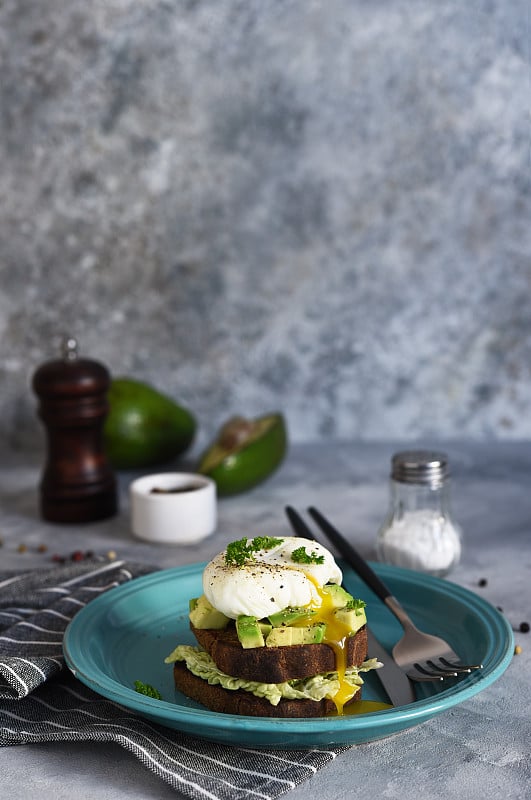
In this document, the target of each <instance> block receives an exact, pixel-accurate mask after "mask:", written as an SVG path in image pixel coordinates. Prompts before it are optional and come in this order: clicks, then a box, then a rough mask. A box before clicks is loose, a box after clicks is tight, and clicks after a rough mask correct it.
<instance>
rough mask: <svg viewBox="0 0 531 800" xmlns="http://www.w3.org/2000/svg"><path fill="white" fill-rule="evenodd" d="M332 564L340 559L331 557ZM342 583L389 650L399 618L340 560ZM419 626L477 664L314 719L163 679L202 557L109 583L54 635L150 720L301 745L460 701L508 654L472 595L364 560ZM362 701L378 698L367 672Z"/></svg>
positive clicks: (389, 728) (390, 728) (505, 636)
mask: <svg viewBox="0 0 531 800" xmlns="http://www.w3.org/2000/svg"><path fill="white" fill-rule="evenodd" d="M340 563H341V562H340ZM341 567H342V569H343V576H344V584H345V586H346V587H347V588H348V589H349V591H350V592H352V593H353V594H354V595H355V596H358V597H363V598H364V599H365V600H366V602H367V617H368V619H369V621H370V624H371V627H372V629H373V631H374V633H375V634H376V636H377V637H378V638H379V639H380V641H381V642H382V644H383V645H384V646H385V647H386V648H387V649H390V648H391V647H392V646H393V644H394V643H395V642H396V641H397V639H398V638H400V635H401V627H400V624H399V623H398V622H397V620H396V619H395V618H394V617H393V616H392V615H391V613H390V612H389V611H388V609H387V608H386V607H385V606H384V605H383V604H382V603H381V601H379V600H378V599H377V598H376V597H375V595H373V594H372V592H371V591H370V590H369V589H367V587H366V586H365V584H363V583H362V582H361V581H360V580H359V578H358V577H357V576H356V575H355V574H354V573H353V572H352V570H350V569H349V568H348V567H347V566H346V565H345V564H341ZM373 567H374V569H375V571H376V572H377V573H378V574H379V575H380V577H381V578H382V579H383V580H384V581H385V582H386V583H387V585H388V586H389V588H390V589H391V591H392V592H393V594H395V595H396V597H398V598H399V599H400V601H401V602H402V603H403V605H404V607H405V608H406V609H407V610H408V611H409V612H410V614H411V616H412V617H413V620H414V621H415V622H416V623H417V624H418V625H419V627H421V628H423V629H425V630H427V631H429V632H431V633H435V634H438V635H439V636H443V637H444V638H446V639H448V640H449V642H450V644H451V645H452V646H453V647H454V649H455V650H456V651H457V652H459V654H460V655H461V657H462V658H463V659H465V660H467V661H469V663H478V662H481V663H482V664H483V669H482V670H477V671H475V672H473V673H472V674H470V675H468V676H466V677H465V678H462V679H461V680H459V681H455V682H452V683H451V684H450V682H444V683H442V684H438V685H437V686H435V685H434V684H429V685H427V684H418V685H417V693H418V695H417V700H416V701H415V702H414V703H411V704H409V705H407V706H402V707H400V708H388V709H385V710H382V711H375V712H372V713H367V714H359V715H352V716H344V717H319V718H317V719H288V720H286V719H270V718H260V717H243V716H235V715H230V714H218V713H214V712H212V711H209V710H207V709H205V708H202V707H201V706H199V705H198V704H197V703H194V702H193V701H192V700H189V699H188V698H186V697H185V696H184V695H182V694H181V693H180V692H178V691H176V690H175V688H174V686H173V679H172V667H171V666H169V665H167V664H165V663H164V658H165V656H166V655H168V654H169V653H170V652H171V651H172V650H173V648H174V647H175V645H176V644H178V643H192V642H193V641H194V640H193V637H192V635H191V633H190V631H189V629H188V599H189V598H190V597H197V596H198V595H199V594H201V592H202V588H201V575H202V572H203V568H204V564H193V565H191V566H186V567H179V568H175V569H169V570H163V571H160V572H155V573H152V574H150V575H146V576H143V577H141V578H137V579H135V580H133V581H131V582H130V583H128V584H125V585H122V586H120V587H118V588H116V589H112V590H110V591H109V592H106V593H105V594H103V595H100V597H98V598H97V599H95V600H93V601H92V602H91V603H89V604H88V605H87V606H85V608H83V609H82V610H81V611H80V612H79V613H78V614H77V615H76V616H75V617H74V619H73V620H72V622H71V623H70V625H69V626H68V629H67V631H66V634H65V638H64V654H65V658H66V663H67V664H68V666H69V668H70V669H71V670H72V672H73V673H74V675H75V676H76V677H77V678H79V680H80V681H82V682H83V683H85V684H86V685H87V686H89V687H90V688H91V689H94V690H95V691H96V692H98V693H99V694H101V695H103V696H104V697H107V698H109V699H110V700H113V701H115V702H116V703H119V704H121V705H123V706H126V707H127V708H128V709H131V710H132V711H134V712H136V713H137V714H139V715H140V716H142V717H144V718H147V719H149V720H151V721H153V722H156V723H159V724H161V725H165V726H167V727H169V728H175V729H177V730H180V731H186V732H187V733H190V734H193V735H195V736H199V737H202V738H204V739H210V740H214V741H219V742H223V743H230V744H238V745H253V746H257V747H276V748H310V747H319V746H333V745H344V744H356V743H360V742H368V741H372V740H374V739H379V738H382V737H384V736H389V735H391V734H394V733H398V732H399V731H403V730H405V729H407V728H411V727H413V726H415V725H418V724H419V723H421V722H424V721H425V720H427V719H430V718H431V717H433V716H435V715H436V714H440V713H441V712H444V711H447V710H448V709H449V708H451V707H452V706H455V705H457V704H458V703H461V702H463V701H464V700H468V699H470V698H471V697H473V696H474V695H475V694H477V693H478V692H480V691H481V690H482V689H484V688H486V687H487V686H489V685H490V684H491V683H492V682H493V681H495V680H496V679H497V678H499V676H500V675H501V674H502V672H503V671H504V670H505V669H506V667H507V666H508V664H509V662H510V660H511V657H512V654H513V648H514V644H513V635H512V631H511V628H510V626H509V625H508V623H507V621H506V620H505V618H504V617H503V616H502V615H501V614H500V613H499V612H498V611H497V610H496V609H495V608H494V607H493V606H491V605H490V604H489V603H487V602H485V601H484V600H483V599H481V598H480V597H479V596H477V595H475V594H473V593H472V592H469V591H467V590H466V589H463V588H462V587H460V586H457V585H456V584H453V583H450V582H448V581H444V580H439V579H437V578H431V577H429V576H425V575H421V574H419V573H417V572H411V571H409V570H404V569H399V568H398V567H392V566H388V565H382V564H373ZM135 680H141V681H143V682H144V683H149V684H151V685H152V686H155V687H156V688H157V689H158V690H159V691H160V692H161V694H162V696H163V698H164V699H163V700H162V701H160V700H154V699H152V698H149V697H146V696H144V695H141V694H139V693H138V692H136V691H135V690H134V682H135ZM363 694H364V699H365V700H380V701H382V702H386V695H385V692H384V690H383V689H382V687H381V686H380V683H379V681H378V678H377V677H376V675H374V674H369V676H368V677H367V680H366V683H365V686H364V689H363Z"/></svg>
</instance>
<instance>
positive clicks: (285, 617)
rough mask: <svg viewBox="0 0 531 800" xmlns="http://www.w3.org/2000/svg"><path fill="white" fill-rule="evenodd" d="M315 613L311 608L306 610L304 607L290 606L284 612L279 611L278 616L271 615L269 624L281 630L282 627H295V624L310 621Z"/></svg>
mask: <svg viewBox="0 0 531 800" xmlns="http://www.w3.org/2000/svg"><path fill="white" fill-rule="evenodd" d="M315 613H316V612H315V611H313V610H312V609H311V608H305V607H304V606H302V607H298V606H289V607H288V608H283V609H282V611H277V612H276V614H271V615H270V616H269V622H270V623H271V625H272V626H273V627H274V628H279V627H280V626H281V625H293V624H294V623H295V622H301V621H302V620H304V619H309V618H310V617H313V616H314V614H315Z"/></svg>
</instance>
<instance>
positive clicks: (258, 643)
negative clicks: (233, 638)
mask: <svg viewBox="0 0 531 800" xmlns="http://www.w3.org/2000/svg"><path fill="white" fill-rule="evenodd" d="M236 633H237V634H238V639H239V640H240V644H241V646H242V647H243V648H244V650H249V649H250V648H251V647H263V646H264V644H265V641H264V634H263V633H262V631H261V629H260V624H259V622H258V620H257V619H256V617H251V616H248V615H247V614H240V616H239V617H238V619H237V620H236Z"/></svg>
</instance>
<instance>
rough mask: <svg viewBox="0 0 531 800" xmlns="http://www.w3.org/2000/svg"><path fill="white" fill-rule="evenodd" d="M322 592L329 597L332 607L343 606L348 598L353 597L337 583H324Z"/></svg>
mask: <svg viewBox="0 0 531 800" xmlns="http://www.w3.org/2000/svg"><path fill="white" fill-rule="evenodd" d="M323 592H325V593H326V594H327V595H328V596H329V597H330V599H331V601H332V605H333V606H334V608H343V607H344V606H346V605H347V603H348V602H349V601H350V600H352V599H353V598H352V595H351V594H349V593H348V592H347V590H346V589H343V587H342V586H339V584H337V583H327V584H325V586H323Z"/></svg>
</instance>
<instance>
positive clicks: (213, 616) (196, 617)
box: [188, 594, 229, 631]
mask: <svg viewBox="0 0 531 800" xmlns="http://www.w3.org/2000/svg"><path fill="white" fill-rule="evenodd" d="M188 616H189V618H190V622H191V623H192V625H193V626H194V628H203V629H206V628H210V629H212V630H217V631H219V630H222V629H223V628H226V627H227V625H228V623H229V618H228V617H226V616H225V614H222V613H221V611H218V610H217V608H214V606H213V605H212V604H211V603H209V601H208V600H207V599H206V597H205V595H204V594H202V595H201V597H198V598H197V599H196V602H195V604H194V607H193V608H192V609H191V610H190V614H189V615H188Z"/></svg>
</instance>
